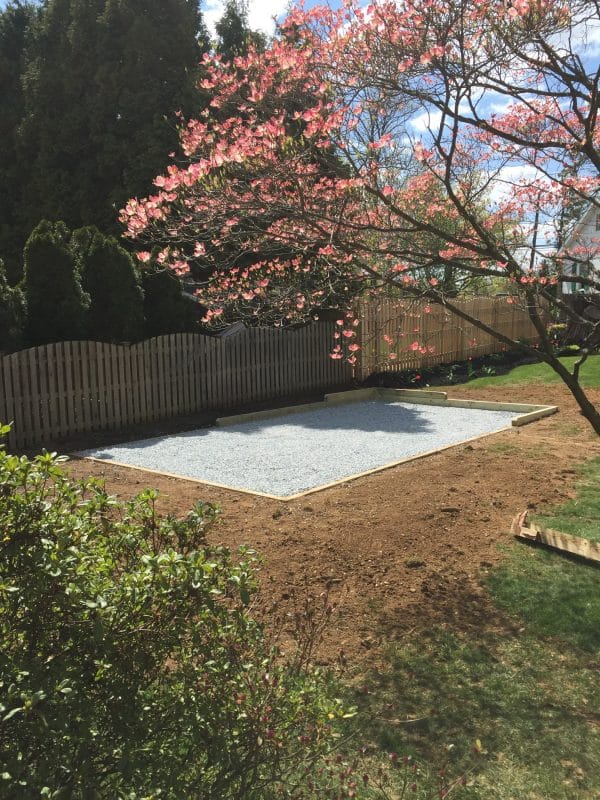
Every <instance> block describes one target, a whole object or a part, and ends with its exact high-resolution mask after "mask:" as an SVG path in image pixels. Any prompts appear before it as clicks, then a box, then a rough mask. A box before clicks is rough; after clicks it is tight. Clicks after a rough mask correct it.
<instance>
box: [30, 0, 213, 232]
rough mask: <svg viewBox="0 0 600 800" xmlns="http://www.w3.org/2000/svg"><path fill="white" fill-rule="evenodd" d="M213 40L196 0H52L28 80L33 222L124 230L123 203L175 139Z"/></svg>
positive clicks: (141, 187)
mask: <svg viewBox="0 0 600 800" xmlns="http://www.w3.org/2000/svg"><path fill="white" fill-rule="evenodd" d="M206 39H207V37H206V33H205V31H204V28H203V25H202V18H201V15H200V12H199V10H198V5H197V2H196V1H195V0H48V2H47V3H46V4H45V6H44V11H43V13H42V15H41V20H40V23H39V25H38V26H37V28H36V36H35V41H34V46H33V48H32V57H31V59H30V63H29V65H28V69H27V74H26V79H25V82H24V87H25V103H26V115H25V119H24V122H23V124H22V126H21V134H20V144H21V157H22V158H23V159H25V160H27V161H28V162H29V163H30V164H31V167H32V168H31V179H30V180H29V181H28V182H27V186H26V190H25V193H24V194H25V196H24V198H23V206H24V208H25V209H26V212H27V213H25V214H24V218H25V219H24V221H25V224H26V225H28V226H29V229H31V228H32V227H33V226H34V225H36V224H37V222H38V221H39V219H40V218H42V217H45V218H51V219H56V218H60V219H63V220H64V221H65V222H66V223H67V224H68V225H69V226H70V227H72V228H75V227H79V226H81V225H84V224H95V225H97V226H98V227H99V228H100V229H101V230H102V231H103V232H105V233H108V232H114V233H117V232H120V229H119V227H118V224H117V213H118V210H119V208H120V207H121V206H122V205H123V204H124V203H125V202H126V201H127V200H128V199H129V198H130V197H132V196H135V195H138V194H141V193H146V192H148V191H149V190H150V189H151V185H152V179H153V178H154V176H155V175H156V174H157V173H158V172H160V171H161V169H162V168H163V167H164V165H165V163H166V161H167V157H168V153H169V151H170V150H171V149H173V148H174V147H175V146H176V140H177V137H176V130H175V127H176V126H175V114H176V112H178V111H179V110H183V112H184V113H185V112H186V111H187V110H188V109H189V103H190V98H191V96H192V86H193V82H194V75H195V70H196V67H197V64H198V61H199V59H200V57H201V54H202V50H203V49H205V48H206Z"/></svg>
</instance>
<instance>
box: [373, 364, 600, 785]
mask: <svg viewBox="0 0 600 800" xmlns="http://www.w3.org/2000/svg"><path fill="white" fill-rule="evenodd" d="M520 369H522V368H520ZM527 369H530V368H527ZM535 369H539V368H538V367H535ZM515 371H516V370H515ZM537 519H538V520H539V521H541V522H542V523H543V524H546V525H549V526H550V525H551V526H552V527H555V528H557V529H559V530H564V531H567V532H569V533H573V534H576V535H580V536H589V537H590V538H594V539H596V540H598V539H599V538H600V536H599V534H598V520H600V459H593V460H591V461H589V462H587V463H586V464H584V465H583V466H582V467H581V478H580V481H579V482H578V484H577V498H576V499H575V500H572V501H569V502H568V503H565V504H563V505H561V506H558V507H555V508H552V509H548V510H546V511H544V513H543V515H538V516H537ZM486 587H487V590H488V592H489V594H490V596H491V598H492V600H493V602H494V605H495V606H496V607H497V609H498V610H499V612H500V613H501V614H502V615H504V618H505V619H506V620H508V621H510V622H511V623H512V624H511V625H506V630H503V631H502V632H498V628H497V627H496V629H494V627H493V626H492V625H490V627H489V628H488V629H486V628H485V627H482V628H481V629H480V630H479V631H476V632H475V633H474V634H470V635H469V636H468V637H467V636H465V635H464V634H463V633H460V632H458V631H453V630H452V629H451V627H447V628H444V629H436V630H433V631H429V632H428V633H426V634H425V635H420V636H419V638H418V639H414V640H410V641H407V642H406V643H404V644H402V645H398V646H394V647H393V648H391V649H390V650H389V652H388V654H387V660H386V663H385V664H384V665H383V666H382V667H381V668H379V669H378V670H377V671H373V672H372V673H371V674H370V675H369V678H368V682H367V683H368V689H369V691H368V692H363V693H361V694H359V701H358V702H359V707H360V709H361V711H362V714H360V715H359V718H360V719H361V720H362V723H361V724H362V725H363V732H364V725H365V721H366V723H367V730H368V733H369V734H370V736H371V737H372V739H373V740H374V741H375V742H377V745H378V747H379V748H381V749H382V750H384V751H396V752H398V753H400V754H410V755H411V756H413V757H416V758H419V759H422V760H423V761H424V762H425V763H427V764H428V765H429V766H430V767H431V768H432V769H435V766H436V765H441V764H444V763H445V762H446V761H447V760H448V759H449V771H450V773H451V774H453V775H457V776H459V775H461V774H462V773H467V774H468V783H467V786H466V787H465V788H464V789H460V790H459V791H458V793H457V797H462V798H468V800H475V799H477V800H596V799H597V798H600V567H598V566H597V565H594V564H591V563H590V564H588V563H585V562H583V561H580V560H574V559H571V558H569V557H566V556H564V555H561V554H558V553H554V552H551V551H547V550H543V549H540V548H536V547H531V546H529V545H527V544H521V543H517V542H515V543H514V544H512V545H511V546H510V547H509V548H508V551H507V553H506V557H505V559H504V561H503V563H502V565H501V566H500V567H498V568H496V569H494V570H492V571H491V572H490V574H489V575H488V577H487V578H486ZM477 740H480V742H481V745H482V752H481V753H479V754H477V755H476V754H475V753H474V743H475V742H476V741H477ZM448 748H449V749H448Z"/></svg>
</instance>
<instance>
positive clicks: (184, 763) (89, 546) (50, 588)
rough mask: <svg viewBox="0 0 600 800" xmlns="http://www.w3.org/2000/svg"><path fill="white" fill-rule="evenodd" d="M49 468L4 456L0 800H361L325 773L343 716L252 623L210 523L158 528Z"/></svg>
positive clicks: (249, 590) (245, 581) (151, 499)
mask: <svg viewBox="0 0 600 800" xmlns="http://www.w3.org/2000/svg"><path fill="white" fill-rule="evenodd" d="M7 430H8V429H6V428H4V429H2V431H1V432H2V434H4V433H6V431H7ZM60 461H61V459H60V458H58V457H56V455H54V454H47V453H44V454H42V455H38V456H37V457H35V458H33V459H32V460H30V459H28V458H26V457H17V456H14V455H9V454H7V453H6V452H5V451H4V450H3V449H0V487H1V488H0V636H1V637H2V643H3V644H2V649H1V651H0V719H1V725H0V762H1V763H2V768H1V769H0V796H1V797H3V798H19V800H29V798H40V797H47V798H77V799H79V800H94V799H95V798H107V800H108V799H109V798H110V800H113V798H126V799H127V800H138V799H140V800H141V798H145V799H146V800H149V799H150V798H153V799H154V798H160V799H161V800H184V799H185V800H187V799H188V798H244V799H245V800H257V799H258V798H265V800H266V798H284V797H285V798H296V797H298V798H299V797H330V796H335V797H340V796H344V797H348V796H354V795H352V794H349V793H348V792H349V791H351V790H349V789H348V788H347V786H346V788H345V789H344V790H343V791H345V794H342V793H341V792H342V790H341V789H340V788H339V786H340V782H341V783H344V781H346V782H347V781H349V780H350V778H349V777H348V776H349V775H351V771H348V770H346V771H345V772H344V776H343V777H340V776H339V774H338V773H340V770H341V767H337V766H331V764H333V762H332V761H329V764H330V766H329V767H328V766H327V761H323V759H324V758H325V757H326V756H327V754H328V753H329V751H330V750H331V748H332V747H333V744H334V742H335V741H336V736H337V728H338V726H339V724H340V723H341V719H342V717H343V716H344V711H343V708H342V705H341V702H340V701H339V700H336V699H335V698H332V697H330V693H329V691H328V688H327V683H326V681H325V678H324V677H323V676H322V675H321V674H320V673H318V672H316V671H314V670H313V669H310V668H308V667H302V665H301V664H299V663H298V661H297V660H296V661H295V662H293V663H292V662H288V663H286V661H285V659H283V658H282V657H281V655H280V654H279V655H278V654H277V652H276V651H275V650H274V649H273V648H271V647H270V645H269V643H268V642H267V640H266V639H265V635H264V633H263V630H262V628H261V626H260V625H259V624H257V622H255V621H254V620H253V619H252V617H251V616H250V614H249V611H248V603H249V602H250V599H251V597H252V595H253V593H254V590H255V582H254V577H253V567H254V564H255V556H254V555H253V553H252V552H251V551H248V550H246V551H245V552H242V553H241V555H240V558H241V561H238V558H237V557H236V558H233V557H232V556H231V554H230V553H229V552H228V551H227V550H225V549H224V548H222V547H214V546H209V545H208V544H207V542H206V531H207V528H208V527H209V526H210V525H211V524H212V523H213V522H214V521H215V518H216V516H217V509H216V508H215V507H213V506H211V505H203V504H200V505H198V506H196V507H195V508H194V509H193V510H192V511H191V512H190V513H189V514H188V515H187V517H186V518H185V519H180V520H177V519H174V518H172V517H170V516H164V517H161V516H159V515H158V514H157V512H156V510H155V500H156V493H155V492H153V491H150V490H147V491H145V492H143V493H142V494H141V495H139V496H137V497H135V498H134V499H133V500H131V501H130V502H120V501H117V500H116V499H114V498H112V497H110V496H108V495H107V494H106V492H105V490H104V488H103V487H102V485H101V484H99V483H98V482H95V481H93V480H92V479H89V480H87V481H83V482H79V483H76V482H73V481H71V480H69V479H68V478H67V476H66V475H65V474H64V472H63V471H62V469H61V467H60ZM336 758H337V757H336ZM323 764H324V765H325V766H324V767H323ZM319 765H321V766H319ZM342 771H343V770H342ZM320 776H321V777H320ZM323 782H325V784H327V787H326V786H325V784H324V783H323ZM317 784H319V785H321V787H322V789H319V790H317V789H316V788H315V789H314V793H313V789H311V788H310V787H311V786H312V787H316V786H317ZM333 786H335V787H337V788H335V789H334V788H331V787H333ZM352 791H353V790H352ZM331 792H333V794H331Z"/></svg>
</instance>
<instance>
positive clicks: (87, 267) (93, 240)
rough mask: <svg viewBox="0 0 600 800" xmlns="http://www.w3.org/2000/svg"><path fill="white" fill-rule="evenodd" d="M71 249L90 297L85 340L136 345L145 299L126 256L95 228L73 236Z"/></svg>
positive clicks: (134, 270)
mask: <svg viewBox="0 0 600 800" xmlns="http://www.w3.org/2000/svg"><path fill="white" fill-rule="evenodd" d="M71 247H72V249H73V250H74V251H75V253H76V254H77V256H78V258H79V260H80V262H81V278H82V282H83V288H84V289H85V291H86V292H88V294H89V296H90V301H91V302H90V307H89V309H88V312H87V336H88V337H89V338H90V339H94V340H95V341H101V342H105V341H109V342H136V341H138V339H141V338H142V336H143V331H144V295H143V292H142V287H141V285H140V277H139V275H138V272H137V270H136V268H135V266H134V263H133V260H132V258H131V256H130V255H129V253H128V252H127V251H126V250H124V249H123V248H122V247H121V246H120V245H119V242H118V241H117V240H116V239H115V238H114V236H104V235H103V234H102V233H100V231H99V230H98V229H97V228H94V227H87V228H80V229H79V230H76V231H74V232H73V236H72V237H71Z"/></svg>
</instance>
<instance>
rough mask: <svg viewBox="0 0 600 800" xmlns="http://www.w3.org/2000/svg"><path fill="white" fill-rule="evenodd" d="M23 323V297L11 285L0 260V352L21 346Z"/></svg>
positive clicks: (9, 351)
mask: <svg viewBox="0 0 600 800" xmlns="http://www.w3.org/2000/svg"><path fill="white" fill-rule="evenodd" d="M24 324H25V297H24V295H23V292H22V291H21V289H19V288H18V287H14V288H13V287H11V286H10V285H9V283H8V280H7V279H6V272H5V269H4V264H3V263H2V261H0V353H2V352H4V353H11V352H12V351H13V350H18V349H19V347H21V344H22V340H23V326H24Z"/></svg>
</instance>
